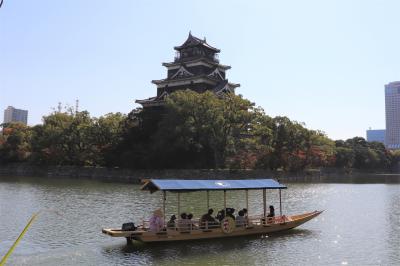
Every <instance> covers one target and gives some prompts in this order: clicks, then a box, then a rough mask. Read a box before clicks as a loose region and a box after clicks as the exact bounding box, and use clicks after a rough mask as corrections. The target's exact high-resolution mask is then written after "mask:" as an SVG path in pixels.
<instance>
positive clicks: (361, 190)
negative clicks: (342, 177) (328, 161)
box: [0, 177, 400, 265]
mask: <svg viewBox="0 0 400 266" xmlns="http://www.w3.org/2000/svg"><path fill="white" fill-rule="evenodd" d="M287 185H288V187H289V189H288V190H286V191H284V192H283V202H284V204H283V209H284V213H287V214H294V213H298V212H304V211H313V210H316V209H323V210H325V212H324V213H323V214H322V215H321V216H319V217H317V219H315V220H313V221H311V222H309V223H307V224H304V225H303V226H301V227H299V228H298V229H294V230H291V231H289V232H287V233H283V234H275V235H270V236H264V237H245V238H233V239H220V240H205V241H200V242H186V243H178V244H157V245H133V246H127V245H126V243H125V241H124V240H123V239H111V238H108V237H106V236H104V235H102V234H101V228H102V227H104V226H110V225H114V226H120V225H121V224H122V223H124V222H127V221H132V220H133V221H136V222H139V221H140V220H141V219H143V218H147V217H149V216H150V214H151V212H152V210H154V209H155V208H156V207H159V206H160V204H161V197H158V195H156V194H153V195H150V194H148V193H143V192H141V191H140V190H139V185H129V184H118V183H102V182H97V181H79V180H69V179H62V180H51V179H45V178H38V179H32V178H30V179H19V181H15V180H14V179H12V178H4V177H2V178H1V179H0V214H1V216H0V217H1V218H0V239H1V245H0V255H1V256H2V255H4V254H5V252H6V251H7V249H8V247H9V246H10V245H11V244H12V243H13V241H14V240H15V239H16V237H17V236H18V235H19V233H20V231H21V230H22V229H23V227H24V226H25V224H26V222H27V221H28V220H29V218H30V216H31V215H32V214H33V213H34V212H37V211H39V210H42V212H41V213H40V215H39V217H38V219H37V220H36V221H35V223H34V224H33V225H32V227H31V228H30V229H29V231H28V233H27V234H26V235H25V237H24V238H23V240H22V241H21V242H20V243H19V245H18V247H17V248H16V250H15V252H14V253H13V255H12V256H11V257H10V259H9V265H72V264H74V265H176V263H179V264H190V265H216V264H223V265H266V264H269V265H290V264H293V263H298V264H303V265H304V264H309V265H313V264H324V265H340V264H342V265H346V264H348V265H396V264H397V265H398V264H399V262H400V254H399V249H400V208H399V205H398V203H399V202H400V185H399V184H294V183H289V184H287ZM259 193H261V191H260V192H256V191H253V192H251V193H250V201H251V206H253V210H251V211H253V212H258V213H261V211H262V202H260V201H259V199H260V195H259ZM210 194H211V201H210V202H211V203H212V206H211V207H213V208H214V209H219V208H221V206H222V202H223V199H222V193H218V192H215V193H210ZM275 194H276V192H275V193H274V192H268V195H267V198H268V200H269V203H271V204H277V202H278V198H277V195H275ZM181 200H182V202H183V205H182V206H181V209H182V210H184V211H188V212H192V213H193V214H194V215H195V216H199V215H201V214H202V213H203V212H204V211H205V208H206V207H205V202H204V201H205V195H204V193H201V192H195V193H192V195H190V196H186V195H183V197H182V198H181ZM167 201H168V204H167V206H168V208H167V214H173V213H175V212H176V199H174V198H173V197H169V198H168V199H167ZM228 204H229V205H230V206H232V207H236V208H238V207H240V206H242V205H243V204H244V197H243V195H241V194H240V193H235V192H232V193H228Z"/></svg>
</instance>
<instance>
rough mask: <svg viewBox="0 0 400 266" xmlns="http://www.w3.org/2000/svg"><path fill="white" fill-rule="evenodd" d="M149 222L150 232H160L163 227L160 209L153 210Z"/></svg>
mask: <svg viewBox="0 0 400 266" xmlns="http://www.w3.org/2000/svg"><path fill="white" fill-rule="evenodd" d="M149 224H150V225H149V231H150V232H160V231H161V230H162V229H163V228H164V220H163V213H162V211H161V209H157V210H155V211H154V212H153V216H151V218H150V220H149Z"/></svg>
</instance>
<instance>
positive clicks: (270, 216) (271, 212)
mask: <svg viewBox="0 0 400 266" xmlns="http://www.w3.org/2000/svg"><path fill="white" fill-rule="evenodd" d="M274 217H275V209H274V206H272V205H269V213H268V215H267V222H268V223H272V221H273V220H274Z"/></svg>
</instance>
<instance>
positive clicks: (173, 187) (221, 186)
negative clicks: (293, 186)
mask: <svg viewBox="0 0 400 266" xmlns="http://www.w3.org/2000/svg"><path fill="white" fill-rule="evenodd" d="M284 188H287V187H286V186H285V185H282V184H280V183H279V182H277V181H276V180H274V179H240V180H210V179H208V180H182V179H149V180H147V181H146V182H145V184H144V185H143V186H142V190H149V191H150V192H151V193H153V192H155V191H158V190H161V191H172V192H190V191H200V190H246V189H284Z"/></svg>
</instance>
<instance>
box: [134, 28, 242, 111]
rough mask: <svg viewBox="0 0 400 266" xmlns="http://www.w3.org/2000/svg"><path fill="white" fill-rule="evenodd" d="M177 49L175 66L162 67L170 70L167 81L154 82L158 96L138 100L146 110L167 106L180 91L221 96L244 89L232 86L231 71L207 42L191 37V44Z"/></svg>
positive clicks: (171, 63) (171, 64) (233, 84)
mask: <svg viewBox="0 0 400 266" xmlns="http://www.w3.org/2000/svg"><path fill="white" fill-rule="evenodd" d="M174 49H175V51H176V55H175V60H174V62H170V63H163V64H162V65H163V66H164V67H166V68H167V78H165V79H160V80H153V81H152V83H153V84H155V85H156V86H157V96H155V97H152V98H149V99H145V100H136V103H139V104H141V105H142V106H143V108H147V107H160V106H162V105H164V100H165V97H166V96H168V95H169V94H170V93H172V92H174V91H177V90H186V89H190V90H193V91H196V92H198V93H202V92H205V91H212V92H214V93H215V94H216V95H221V94H224V93H235V88H237V87H239V86H240V84H235V83H230V82H228V79H227V78H226V71H227V70H228V69H230V68H231V67H230V66H225V65H222V64H220V63H219V60H218V53H219V52H220V50H219V49H217V48H215V47H212V46H211V45H209V44H208V43H207V42H206V39H205V38H204V40H201V39H199V38H197V37H195V36H193V35H192V34H191V33H189V36H188V38H187V40H186V41H185V42H184V43H183V44H182V45H180V46H175V47H174Z"/></svg>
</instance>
